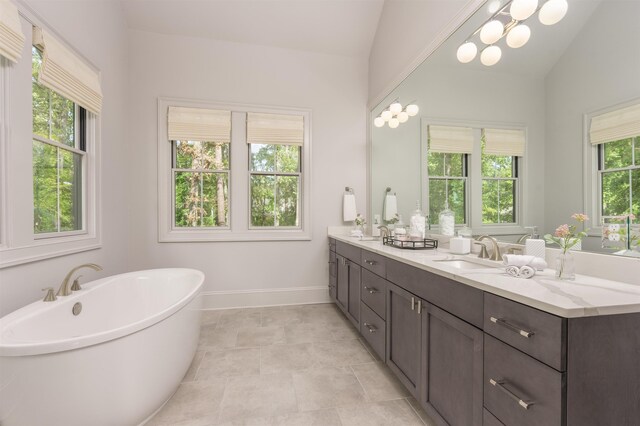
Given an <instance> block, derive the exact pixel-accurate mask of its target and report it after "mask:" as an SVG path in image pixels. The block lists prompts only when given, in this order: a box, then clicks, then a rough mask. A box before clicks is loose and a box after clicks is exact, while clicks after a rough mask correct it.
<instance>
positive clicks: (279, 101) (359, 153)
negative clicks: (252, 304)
mask: <svg viewBox="0 0 640 426" xmlns="http://www.w3.org/2000/svg"><path fill="white" fill-rule="evenodd" d="M129 44H130V82H131V85H130V87H129V91H130V99H131V103H130V104H129V106H128V112H129V117H130V120H129V129H130V131H129V133H130V138H129V140H130V141H132V143H131V144H130V148H131V150H130V151H129V153H130V155H131V156H132V159H133V164H134V167H133V168H132V171H133V176H132V179H131V184H130V186H129V191H130V194H131V196H130V202H129V207H130V212H131V215H130V217H129V220H130V221H131V231H132V232H131V241H132V242H133V245H132V248H133V251H134V252H135V253H138V254H139V255H140V256H141V258H142V262H141V263H140V264H139V266H140V267H144V268H152V267H170V266H171V267H172V266H181V267H192V268H197V269H200V270H202V271H203V272H204V273H205V274H206V277H207V278H206V282H205V289H204V290H205V291H207V292H212V291H218V292H225V293H228V292H237V291H245V290H247V291H252V290H265V289H274V288H278V289H281V288H298V287H307V288H309V287H316V288H317V289H318V293H310V294H315V295H318V294H322V295H323V297H324V296H326V285H327V280H328V268H327V260H328V259H327V258H328V251H327V248H326V244H327V239H326V235H327V226H328V225H336V224H340V223H341V209H342V207H341V197H342V192H343V190H344V187H345V186H347V185H348V186H352V187H354V189H355V192H356V194H357V195H358V196H359V198H358V207H359V210H361V211H364V208H365V189H366V168H365V153H366V143H365V132H366V102H367V64H366V61H365V60H361V59H351V58H346V57H338V56H328V55H322V54H315V53H305V52H300V51H293V50H286V49H278V48H270V47H264V46H254V45H248V44H239V43H229V42H218V41H213V40H206V39H198V38H188V37H175V36H173V37H170V36H165V35H160V34H154V33H147V32H140V31H130V33H129ZM159 96H168V97H180V98H191V99H202V100H210V101H219V102H232V103H244V104H263V105H274V106H292V107H308V108H311V109H312V146H313V150H312V176H311V178H312V191H311V194H307V196H310V197H311V203H312V207H311V208H312V222H313V223H312V225H313V227H312V230H313V239H312V240H311V241H302V242H248V243H247V242H215V243H158V242H157V241H158V235H157V186H156V176H157V175H156V172H157V148H156V146H157V143H158V142H157V99H158V97H159ZM167 143H168V142H167ZM168 166H169V165H167V167H168ZM276 299H277V297H276ZM217 300H218V301H220V300H229V299H227V298H224V297H223V296H219V297H217ZM235 300H236V299H234V302H233V303H234V304H235V303H236V302H235ZM242 300H245V299H242ZM214 302H215V301H214ZM258 303H259V302H258ZM264 303H274V301H273V299H271V301H270V302H267V301H266V299H265V302H264Z"/></svg>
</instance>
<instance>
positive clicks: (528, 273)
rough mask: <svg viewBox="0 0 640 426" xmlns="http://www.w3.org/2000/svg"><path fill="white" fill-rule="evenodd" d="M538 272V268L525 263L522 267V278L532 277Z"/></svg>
mask: <svg viewBox="0 0 640 426" xmlns="http://www.w3.org/2000/svg"><path fill="white" fill-rule="evenodd" d="M535 274H536V270H535V269H533V268H532V267H531V266H528V265H524V266H521V267H520V278H531V277H533V276H534V275H535Z"/></svg>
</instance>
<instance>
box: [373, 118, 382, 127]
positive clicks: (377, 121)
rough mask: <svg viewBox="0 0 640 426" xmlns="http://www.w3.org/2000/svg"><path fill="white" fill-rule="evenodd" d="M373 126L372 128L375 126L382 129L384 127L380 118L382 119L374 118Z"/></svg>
mask: <svg viewBox="0 0 640 426" xmlns="http://www.w3.org/2000/svg"><path fill="white" fill-rule="evenodd" d="M373 125H374V126H376V127H382V126H384V118H382V117H376V118H375V119H374V120H373Z"/></svg>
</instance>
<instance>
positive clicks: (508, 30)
mask: <svg viewBox="0 0 640 426" xmlns="http://www.w3.org/2000/svg"><path fill="white" fill-rule="evenodd" d="M496 1H497V0H494V1H492V2H491V4H490V13H492V15H491V17H490V18H489V19H488V20H487V21H486V22H485V23H484V24H482V26H480V28H478V29H477V30H475V31H474V32H473V34H471V35H470V36H469V37H467V39H466V40H465V42H464V43H462V45H460V47H459V48H458V52H457V55H456V56H457V58H458V61H460V62H462V63H463V64H466V63H469V62H471V61H473V60H474V59H475V58H476V56H477V55H478V50H479V49H478V46H477V45H476V43H477V42H478V41H477V40H476V41H475V42H474V41H473V40H474V38H479V39H480V40H479V41H480V42H481V43H482V44H484V45H486V46H484V47H482V48H481V49H480V62H482V64H484V65H486V66H488V67H490V66H492V65H495V64H497V63H498V62H499V61H500V58H501V57H502V49H500V47H499V46H496V43H497V42H498V41H500V40H501V39H502V38H505V39H506V43H507V46H509V47H511V48H512V49H517V48H520V47H522V46H524V45H525V44H527V42H528V41H529V38H530V37H531V29H530V28H529V27H528V26H527V25H525V24H524V22H525V21H526V20H527V19H529V18H531V17H532V16H533V15H535V14H536V12H537V13H538V20H539V21H540V22H541V23H542V24H543V25H554V24H557V23H558V22H560V21H561V20H562V18H564V16H565V15H566V14H567V9H568V8H569V5H568V3H567V0H547V1H544V2H542V4H539V1H538V0H511V1H508V2H507V3H506V4H505V5H504V6H502V7H499V6H495V5H496V4H497V3H496ZM383 125H384V123H383Z"/></svg>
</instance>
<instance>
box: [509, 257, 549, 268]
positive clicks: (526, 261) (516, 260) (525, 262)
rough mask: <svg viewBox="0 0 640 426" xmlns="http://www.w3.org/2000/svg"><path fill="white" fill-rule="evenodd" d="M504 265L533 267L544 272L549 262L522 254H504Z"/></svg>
mask: <svg viewBox="0 0 640 426" xmlns="http://www.w3.org/2000/svg"><path fill="white" fill-rule="evenodd" d="M502 263H503V264H504V265H507V266H518V267H520V266H531V267H532V268H534V269H536V270H538V271H543V270H544V269H545V268H546V267H547V262H546V261H545V260H544V259H543V258H541V257H535V256H526V255H520V254H504V255H502Z"/></svg>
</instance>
